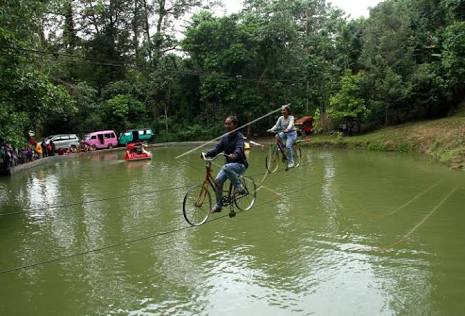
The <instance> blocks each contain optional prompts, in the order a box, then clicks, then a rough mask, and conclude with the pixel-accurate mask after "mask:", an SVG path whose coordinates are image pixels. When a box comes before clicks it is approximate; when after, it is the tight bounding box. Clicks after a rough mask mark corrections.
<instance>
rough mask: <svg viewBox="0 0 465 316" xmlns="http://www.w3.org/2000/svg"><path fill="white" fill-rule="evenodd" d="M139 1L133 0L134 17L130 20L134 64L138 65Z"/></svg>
mask: <svg viewBox="0 0 465 316" xmlns="http://www.w3.org/2000/svg"><path fill="white" fill-rule="evenodd" d="M138 2H139V0H134V15H133V20H132V33H133V37H132V45H133V48H134V57H135V60H136V64H138V63H139V60H140V58H139V22H138V20H139V4H138Z"/></svg>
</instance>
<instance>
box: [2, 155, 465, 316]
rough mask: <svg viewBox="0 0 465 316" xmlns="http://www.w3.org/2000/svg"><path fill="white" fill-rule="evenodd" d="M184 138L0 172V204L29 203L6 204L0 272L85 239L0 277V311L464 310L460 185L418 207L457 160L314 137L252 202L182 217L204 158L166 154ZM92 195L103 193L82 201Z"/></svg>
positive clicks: (450, 180)
mask: <svg viewBox="0 0 465 316" xmlns="http://www.w3.org/2000/svg"><path fill="white" fill-rule="evenodd" d="M182 152H183V149H159V148H158V149H156V150H154V155H153V159H152V160H151V161H146V162H142V163H141V164H139V163H134V162H131V163H127V162H125V161H123V160H121V157H120V156H118V155H117V159H116V160H115V156H114V153H109V154H110V155H109V156H108V157H107V155H106V154H103V153H102V154H99V155H98V157H99V158H98V159H96V160H92V159H91V158H90V157H86V156H82V157H80V158H76V159H74V158H69V159H66V160H63V161H60V162H59V163H54V164H52V165H50V166H46V167H44V168H41V169H37V170H34V171H32V172H30V173H27V174H26V175H25V176H22V177H19V178H16V179H15V178H12V179H9V180H8V181H4V180H1V181H0V192H1V193H2V196H1V198H0V207H1V208H2V210H1V212H4V211H5V205H8V209H9V208H10V207H12V206H14V207H15V208H17V209H21V210H24V213H22V214H20V215H18V216H15V217H4V218H0V234H1V236H0V238H1V242H0V269H1V270H3V269H6V268H10V267H14V266H20V265H24V264H28V263H34V262H38V261H41V260H44V259H47V258H56V257H60V256H66V255H72V254H75V253H80V252H81V253H82V252H87V251H89V250H90V251H89V252H88V253H86V254H85V255H80V256H76V257H70V258H68V259H66V260H62V261H58V262H54V263H50V264H46V265H45V264H44V265H39V266H37V267H36V268H31V269H27V270H22V271H19V272H14V273H10V274H5V275H0V278H2V279H1V282H2V285H3V284H6V285H5V286H2V287H0V296H1V297H2V298H4V299H3V300H2V304H0V314H2V315H3V314H4V315H10V314H34V315H41V314H44V315H45V314H50V313H56V314H76V311H79V312H78V313H79V314H110V315H121V314H124V315H127V314H128V315H141V314H144V315H152V314H153V315H192V314H195V315H198V314H202V315H237V314H238V313H244V314H250V315H263V314H271V315H289V314H295V315H307V314H323V315H340V314H344V315H361V314H362V315H371V314H377V315H378V314H380V315H392V314H422V315H423V314H451V315H452V314H453V315H455V314H460V312H461V311H462V310H463V308H462V307H463V303H462V301H461V300H460V297H461V296H463V294H464V293H463V292H464V290H463V289H464V288H465V280H464V279H463V278H462V275H464V274H465V268H464V267H463V264H462V263H463V259H465V257H464V256H465V254H464V253H463V251H462V249H464V247H465V242H464V241H463V238H462V230H461V227H462V226H463V225H464V224H465V215H464V214H463V212H462V210H463V207H462V206H463V205H464V203H465V198H464V197H463V187H461V188H460V190H461V191H457V193H455V194H453V195H452V196H451V197H450V199H448V200H447V202H445V203H443V205H442V206H441V207H440V209H438V210H437V211H435V212H434V214H433V215H431V216H430V217H427V219H426V220H423V219H424V218H425V217H426V216H427V215H428V214H429V213H430V212H431V211H432V209H433V208H434V207H435V206H436V205H438V203H439V201H441V199H443V198H444V196H445V195H447V194H448V193H449V192H450V190H451V188H453V187H455V186H456V185H462V186H463V185H464V184H465V180H464V177H463V175H462V174H460V175H458V174H457V173H452V172H450V171H448V170H447V169H443V168H442V167H440V166H436V165H429V163H428V162H421V161H418V160H417V158H414V159H409V158H408V156H393V155H377V154H367V153H363V154H362V153H351V152H349V153H347V152H316V151H312V150H308V151H304V160H305V165H304V166H302V167H301V168H298V169H294V170H291V171H289V172H284V171H282V172H280V173H277V174H275V175H271V176H269V177H268V178H266V182H265V183H264V184H265V185H266V186H267V188H268V189H263V190H260V191H259V195H258V200H257V205H256V207H255V208H254V209H253V210H251V211H249V212H243V213H241V214H239V215H238V216H237V217H236V218H233V219H230V218H229V217H227V216H226V217H224V218H221V217H220V216H221V215H224V214H219V215H217V217H216V218H217V219H218V220H215V221H212V222H209V223H208V224H207V225H204V226H202V227H199V228H188V226H187V224H186V223H185V222H184V220H183V217H182V211H181V205H182V199H183V196H184V194H185V192H186V190H187V188H186V187H187V186H188V185H190V184H192V183H198V182H200V181H201V180H202V178H203V164H202V162H201V161H200V159H199V158H198V157H197V156H196V155H192V156H188V157H186V159H184V160H182V161H176V160H174V159H172V157H174V156H176V155H179V154H180V153H182ZM265 154H266V152H261V151H253V150H252V151H251V152H250V154H249V158H250V162H251V167H250V168H249V170H247V173H248V174H249V175H260V174H262V172H263V171H264V163H263V162H264V157H265V156H264V155H265ZM423 163H425V164H428V168H425V166H424V165H422V164H423ZM440 180H442V182H441V184H439V185H438V186H437V187H435V189H434V190H431V192H429V193H428V194H426V195H425V196H422V197H421V198H418V199H415V200H413V202H412V203H410V204H408V206H406V207H404V208H403V209H402V210H401V211H398V212H396V213H395V214H393V215H391V216H386V214H389V212H391V211H392V210H393V209H396V208H398V207H399V205H403V204H405V203H406V202H407V201H409V200H412V198H413V197H415V196H416V195H418V193H419V192H421V191H422V190H424V189H425V188H427V187H428V186H430V185H431V184H434V183H437V182H438V181H440ZM167 188H176V189H172V190H165V189H167ZM273 191H274V192H276V193H273ZM459 192H460V193H459ZM142 193H144V194H142ZM111 197H120V198H111ZM92 199H96V200H99V199H100V201H95V202H92V203H83V204H82V203H79V202H85V201H89V200H92ZM71 202H76V203H75V205H72V206H69V205H70V203H71ZM60 205H68V206H67V207H60ZM44 206H45V207H46V208H45V209H42V210H40V208H43V207H44ZM51 206H58V207H56V208H52V207H51ZM418 224H420V225H419V226H418V228H417V229H415V230H414V232H413V233H412V234H411V235H409V236H408V238H406V239H405V241H404V242H402V243H398V244H395V245H394V246H390V247H389V245H393V244H394V243H395V241H397V240H399V239H401V238H402V236H405V234H406V233H407V232H409V231H410V230H412V228H413V227H416V225H418ZM171 231H173V232H171ZM161 232H166V234H164V235H161V236H158V234H159V233H161ZM141 237H147V238H141ZM138 239H140V240H139V241H138V242H128V241H131V240H138ZM115 244H117V245H118V247H114V248H108V249H106V250H105V251H97V252H94V251H93V250H96V249H100V250H101V249H102V248H105V247H107V246H109V245H115ZM51 300H53V302H54V303H53V304H52V305H53V306H52V307H50V304H49V302H50V301H51ZM24 301H28V302H30V304H22V302H24Z"/></svg>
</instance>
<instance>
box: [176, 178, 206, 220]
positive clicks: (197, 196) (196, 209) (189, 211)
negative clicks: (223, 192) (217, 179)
mask: <svg viewBox="0 0 465 316" xmlns="http://www.w3.org/2000/svg"><path fill="white" fill-rule="evenodd" d="M211 206H212V200H211V195H210V192H209V191H208V187H206V186H204V185H203V184H200V185H196V186H194V187H192V188H190V189H189V191H187V193H186V195H185V196H184V201H183V203H182V213H183V215H184V218H185V219H186V221H187V222H188V223H189V224H190V225H192V226H198V225H202V224H203V223H205V222H206V221H207V219H208V216H209V215H210V210H211Z"/></svg>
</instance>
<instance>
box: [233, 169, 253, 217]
mask: <svg viewBox="0 0 465 316" xmlns="http://www.w3.org/2000/svg"><path fill="white" fill-rule="evenodd" d="M241 184H242V186H243V187H244V189H245V192H246V194H239V193H237V196H236V192H234V195H235V198H234V204H236V206H237V208H238V209H240V210H241V211H248V210H250V209H251V208H252V206H253V205H254V204H255V200H256V199H257V186H256V185H255V181H254V180H253V179H252V178H249V177H246V176H242V177H241ZM234 191H235V190H234Z"/></svg>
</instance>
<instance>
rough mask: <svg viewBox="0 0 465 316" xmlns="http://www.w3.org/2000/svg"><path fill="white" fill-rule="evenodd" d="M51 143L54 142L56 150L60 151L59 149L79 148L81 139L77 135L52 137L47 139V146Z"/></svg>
mask: <svg viewBox="0 0 465 316" xmlns="http://www.w3.org/2000/svg"><path fill="white" fill-rule="evenodd" d="M50 141H53V144H54V145H55V150H58V149H59V148H69V147H78V146H79V137H77V135H76V134H59V135H52V136H49V137H47V138H46V139H45V143H46V144H48V143H50Z"/></svg>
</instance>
